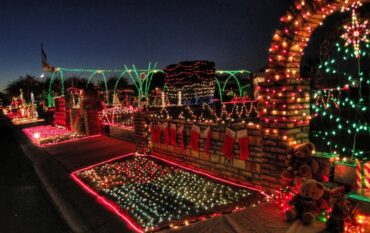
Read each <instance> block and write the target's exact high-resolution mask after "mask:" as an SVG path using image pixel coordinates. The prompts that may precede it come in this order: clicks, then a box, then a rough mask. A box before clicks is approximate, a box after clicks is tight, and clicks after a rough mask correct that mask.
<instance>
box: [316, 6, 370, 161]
mask: <svg viewBox="0 0 370 233" xmlns="http://www.w3.org/2000/svg"><path fill="white" fill-rule="evenodd" d="M359 20H360V19H358V18H357V14H356V12H355V10H354V9H352V21H351V23H350V25H345V26H344V31H345V32H344V34H343V36H342V38H343V39H344V40H341V39H339V40H338V42H337V43H336V44H335V49H336V50H335V51H334V53H333V54H332V55H331V57H330V58H329V59H327V60H325V61H324V62H323V63H322V64H320V65H319V69H320V76H322V77H325V78H326V80H325V81H326V82H327V83H328V84H329V86H330V87H329V88H320V89H319V90H317V91H315V93H314V95H313V101H314V103H312V110H313V114H314V115H313V116H314V119H313V121H312V123H311V130H312V137H313V140H314V142H315V143H316V144H317V146H318V149H319V150H322V151H326V152H332V153H337V154H340V155H343V156H347V157H348V156H350V157H351V158H358V159H365V160H367V159H370V147H369V146H368V145H367V142H368V140H369V138H370V109H369V107H370V106H369V103H370V89H369V88H370V74H369V72H368V70H367V68H368V67H369V65H370V60H369V54H370V53H369V52H370V46H369V43H368V42H369V40H368V34H369V29H368V26H366V23H367V21H364V23H363V25H365V26H364V28H363V27H362V26H361V27H360V26H359ZM349 28H352V29H349ZM353 30H354V31H353ZM366 70H367V71H366Z"/></svg>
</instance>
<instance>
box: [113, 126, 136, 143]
mask: <svg viewBox="0 0 370 233" xmlns="http://www.w3.org/2000/svg"><path fill="white" fill-rule="evenodd" d="M109 136H111V137H113V138H118V139H122V140H125V141H129V142H136V138H135V131H134V129H128V128H124V127H120V126H115V125H110V126H109Z"/></svg>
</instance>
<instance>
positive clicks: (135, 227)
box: [70, 153, 271, 233]
mask: <svg viewBox="0 0 370 233" xmlns="http://www.w3.org/2000/svg"><path fill="white" fill-rule="evenodd" d="M129 156H148V157H152V158H155V159H157V160H160V161H162V162H165V163H168V164H170V165H173V166H176V167H180V168H182V169H184V170H188V171H191V172H193V173H196V174H199V175H202V176H206V177H208V178H210V179H212V180H216V181H218V182H222V183H226V184H229V185H233V186H237V187H240V188H245V189H250V190H254V191H257V192H259V193H261V194H262V195H263V196H265V197H266V198H271V196H270V195H268V194H267V193H265V192H264V191H263V190H261V189H258V188H256V187H252V186H248V185H244V184H239V183H236V182H233V181H229V180H226V179H223V178H220V177H217V176H215V175H212V174H209V173H207V172H204V171H200V170H195V169H193V168H190V167H186V166H183V165H180V164H178V163H175V162H172V161H170V160H167V159H164V158H161V157H159V156H156V155H151V154H149V155H141V154H137V153H129V154H124V155H121V156H118V157H115V158H112V159H108V160H105V161H102V162H98V163H95V164H92V165H90V166H87V167H84V168H81V169H78V170H76V171H73V172H71V174H70V176H71V178H72V180H73V181H75V182H76V183H77V184H78V185H79V186H80V187H81V188H82V189H84V190H85V191H86V192H87V193H89V194H90V195H92V196H94V197H95V198H96V199H97V201H98V202H99V203H101V204H102V205H103V206H104V207H105V208H107V209H108V210H110V211H112V212H113V213H115V214H117V215H118V217H120V218H121V219H122V220H123V221H124V222H126V223H127V224H128V226H129V227H130V228H131V229H132V230H134V231H135V232H137V233H143V232H145V231H144V230H143V229H142V228H141V227H140V226H138V225H137V223H136V222H135V221H134V220H133V219H131V217H130V215H129V214H127V213H126V212H125V211H124V210H123V209H122V208H121V207H119V206H117V205H116V204H115V203H114V202H113V201H111V200H108V199H106V198H105V197H104V196H102V195H100V194H98V193H97V192H96V191H95V190H93V189H92V188H90V187H89V186H88V185H87V184H85V183H84V182H83V181H82V180H81V179H80V178H79V177H78V176H77V173H79V172H82V171H85V170H88V169H91V168H93V167H96V166H99V165H102V164H105V163H109V162H112V161H116V160H119V159H122V158H125V157H129Z"/></svg>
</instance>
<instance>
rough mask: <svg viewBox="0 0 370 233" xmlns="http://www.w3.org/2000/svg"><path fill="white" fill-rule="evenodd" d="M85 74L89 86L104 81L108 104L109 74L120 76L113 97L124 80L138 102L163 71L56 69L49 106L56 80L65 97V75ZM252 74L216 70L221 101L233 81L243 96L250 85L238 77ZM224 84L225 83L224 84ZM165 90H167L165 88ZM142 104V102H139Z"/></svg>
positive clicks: (152, 69)
mask: <svg viewBox="0 0 370 233" xmlns="http://www.w3.org/2000/svg"><path fill="white" fill-rule="evenodd" d="M68 72H69V73H71V72H73V73H84V74H88V79H87V84H89V83H91V82H92V80H93V78H102V79H103V81H104V88H105V98H106V103H107V104H109V103H110V99H109V91H112V90H108V85H107V74H119V75H118V78H117V81H116V83H115V85H114V90H113V96H115V94H116V93H117V89H118V86H119V85H118V84H119V82H120V81H121V80H122V79H128V80H130V81H131V82H132V84H133V85H134V86H135V89H136V92H137V97H138V100H141V99H142V98H149V94H150V93H149V91H150V86H151V83H152V81H153V76H154V74H156V73H163V70H161V69H158V68H157V63H154V64H152V63H149V65H148V67H147V69H137V68H136V66H135V65H132V67H128V66H127V65H124V66H123V68H122V69H79V68H64V67H56V68H55V70H54V71H53V72H52V73H51V77H50V83H49V90H48V106H49V107H52V106H53V105H54V103H53V93H52V85H53V83H54V81H55V79H56V78H57V77H58V76H59V78H60V80H61V83H62V90H61V91H62V93H61V95H64V74H65V73H68ZM250 73H251V72H250V71H248V70H216V78H215V79H216V87H217V91H218V94H219V95H220V101H221V102H222V96H223V95H224V94H225V90H226V87H227V86H228V85H230V82H231V81H232V80H234V81H235V83H236V85H237V88H238V94H239V96H242V95H243V91H244V90H245V89H246V88H249V87H250V85H249V84H247V85H244V86H242V84H241V82H240V80H239V78H238V75H249V74H250ZM224 75H226V76H225V77H226V79H225V81H222V80H223V79H224V77H223V78H222V80H221V76H224ZM248 79H249V77H248ZM222 82H223V83H222ZM164 90H165V88H164ZM139 102H140V101H139Z"/></svg>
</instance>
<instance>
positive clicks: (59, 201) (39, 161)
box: [16, 127, 290, 233]
mask: <svg viewBox="0 0 370 233" xmlns="http://www.w3.org/2000/svg"><path fill="white" fill-rule="evenodd" d="M16 134H17V135H18V138H19V140H20V143H21V146H22V148H23V150H24V151H25V152H26V154H27V156H28V157H29V158H30V159H31V160H32V161H33V165H34V167H35V170H36V172H37V173H38V176H39V177H40V178H41V180H42V183H43V185H44V187H45V189H46V190H47V192H48V193H49V194H50V196H51V198H52V199H53V201H54V203H55V204H56V206H58V208H59V211H60V212H61V213H62V215H63V216H64V218H65V220H66V221H67V223H68V225H69V226H70V227H71V229H72V230H73V232H76V233H79V232H81V233H103V232H104V233H114V232H120V233H122V232H131V230H129V229H128V228H127V226H126V225H125V223H124V222H122V220H121V219H120V218H118V217H117V216H116V215H115V214H114V213H112V212H110V211H108V210H107V209H106V208H105V207H103V206H102V205H101V204H99V203H97V201H96V199H95V198H94V197H92V196H91V195H90V194H88V193H86V192H85V191H84V190H82V189H81V188H80V187H79V186H78V185H77V184H76V183H75V182H73V181H72V180H71V178H70V176H69V175H70V173H71V172H72V171H75V170H77V169H80V168H83V167H86V166H89V165H92V164H95V163H98V162H101V161H105V160H107V159H110V158H114V157H116V156H119V155H122V154H127V153H130V152H134V151H135V144H133V143H131V142H126V141H122V140H118V139H114V138H110V137H106V136H98V137H93V138H86V139H82V140H79V141H74V142H66V143H62V144H58V145H53V146H48V147H46V148H39V147H37V146H35V145H33V144H32V143H31V142H30V141H29V140H28V138H26V137H25V135H24V134H22V132H21V131H20V129H19V127H18V130H17V131H16ZM289 226H290V225H289V224H286V223H284V222H283V221H281V215H280V214H279V210H278V209H277V208H276V207H274V206H271V205H268V206H265V207H263V208H251V209H245V210H243V211H240V212H236V213H232V214H229V215H224V216H219V217H215V218H211V219H209V220H206V221H201V222H197V223H194V224H191V225H190V226H188V227H183V228H181V229H169V230H166V231H165V232H182V233H186V232H189V233H190V232H209V233H211V232H212V233H217V232H227V233H232V232H238V233H247V232H256V233H283V232H286V231H287V230H288V228H289Z"/></svg>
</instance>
